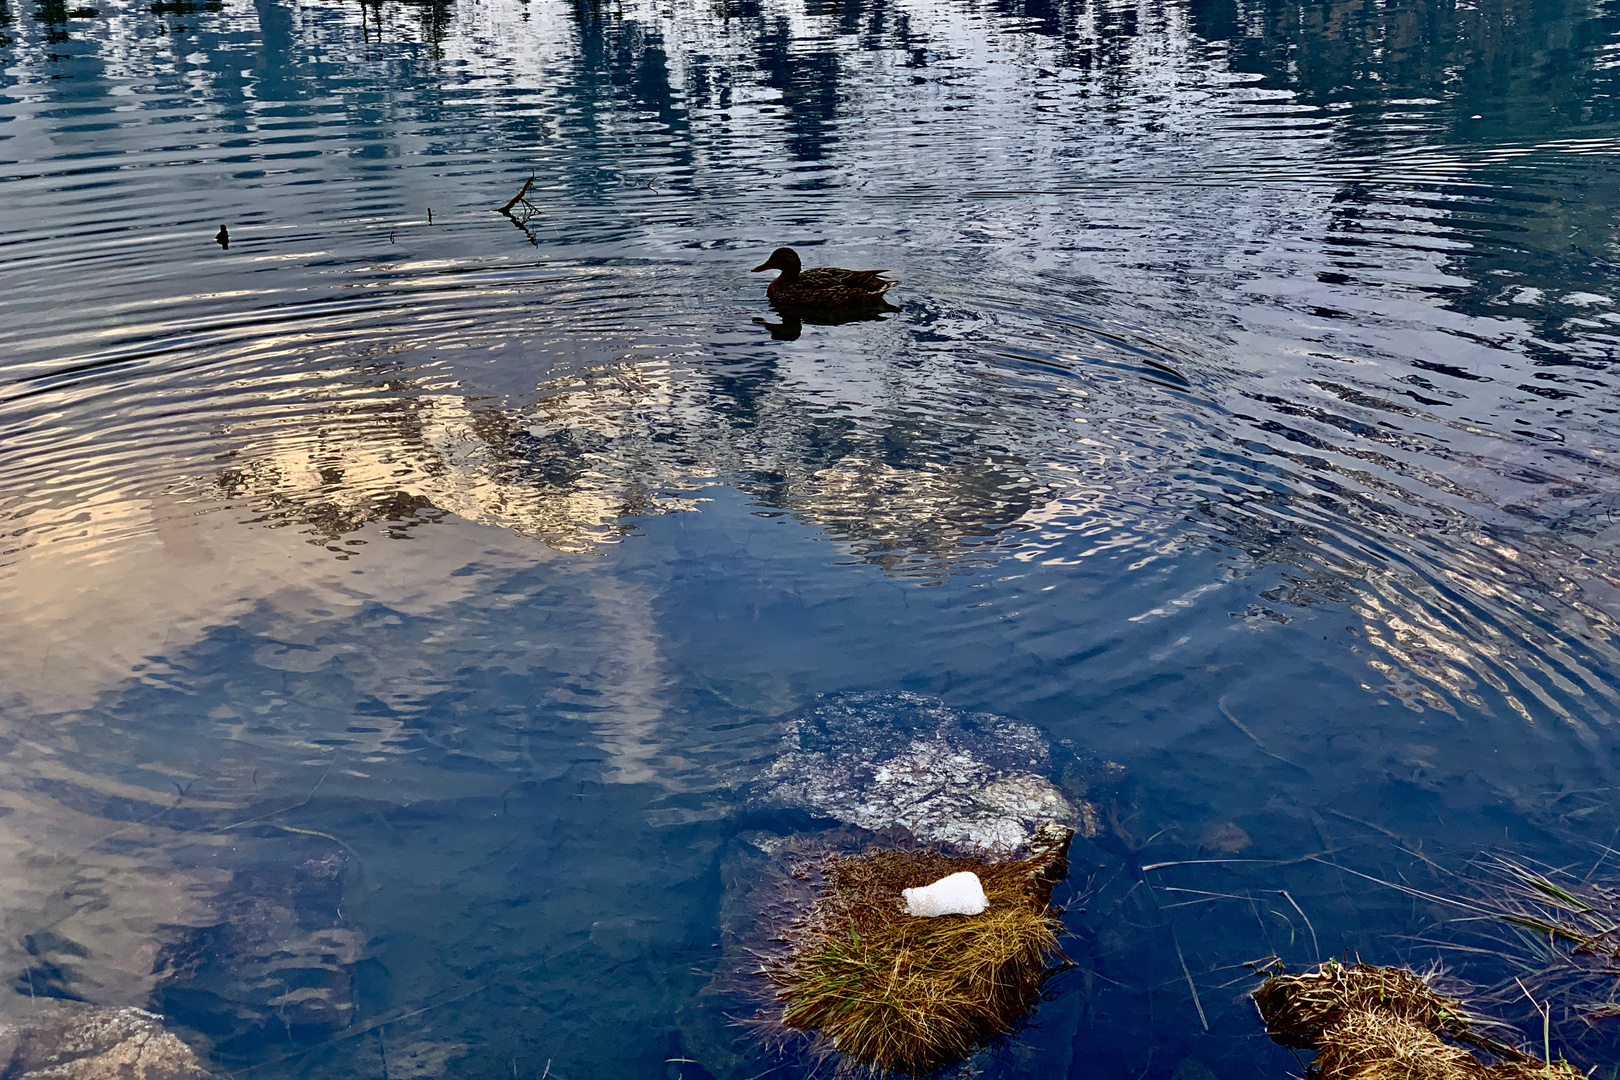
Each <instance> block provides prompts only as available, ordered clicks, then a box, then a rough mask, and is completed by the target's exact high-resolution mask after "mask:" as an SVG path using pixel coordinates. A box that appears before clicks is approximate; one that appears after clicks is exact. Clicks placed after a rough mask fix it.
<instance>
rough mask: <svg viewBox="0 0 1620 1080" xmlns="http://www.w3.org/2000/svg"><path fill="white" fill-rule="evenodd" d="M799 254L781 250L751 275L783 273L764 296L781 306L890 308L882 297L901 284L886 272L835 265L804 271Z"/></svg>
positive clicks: (771, 284)
mask: <svg viewBox="0 0 1620 1080" xmlns="http://www.w3.org/2000/svg"><path fill="white" fill-rule="evenodd" d="M802 266H803V264H802V263H801V262H800V261H799V253H798V252H797V251H794V250H793V249H792V248H790V247H779V248H777V249H776V250H775V251H773V252H771V257H770V258H768V259H766V260H765V261H764V262H762V263H760V264H759V265H758V266H756V267H754V269H753V270H751V271H750V273H754V274H757V273H759V272H760V271H761V270H780V271H782V272H781V273H780V274H778V275H776V278H775V279H774V280H773V281H772V282H771V283H770V285H769V286H768V287H767V288H766V289H765V295H766V297H767V298H769V299H770V301H771V303H773V304H775V305H777V306H778V307H790V308H820V309H828V308H854V307H869V306H875V305H882V306H883V307H885V308H887V307H889V303H888V301H886V300H884V299H883V294H884V293H886V292H888V291H889V290H890V289H892V288H894V287H895V286H896V285H898V284H900V282H898V281H896V280H894V279H893V278H886V277H882V276H881V275H883V274H886V273H888V271H887V270H844V269H841V268H839V267H836V266H813V267H811V268H810V269H809V270H805V269H802Z"/></svg>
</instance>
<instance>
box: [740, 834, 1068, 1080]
mask: <svg viewBox="0 0 1620 1080" xmlns="http://www.w3.org/2000/svg"><path fill="white" fill-rule="evenodd" d="M1059 831H1060V832H1061V834H1062V847H1061V849H1060V850H1057V851H1056V854H1055V862H1054V858H1053V853H1052V852H1051V851H1050V850H1048V851H1047V852H1046V853H1045V854H1044V855H1042V854H1039V853H1038V854H1037V855H1036V856H1034V857H1032V858H1031V859H1030V860H1026V861H1021V862H999V863H987V862H984V861H982V860H979V859H972V858H952V857H949V856H945V855H941V854H938V853H936V852H931V851H876V852H869V853H866V854H863V855H855V856H847V857H832V858H829V859H828V860H827V861H826V862H825V863H824V864H823V865H822V867H821V869H822V873H823V875H824V877H823V882H822V887H821V890H820V893H819V895H818V897H817V900H816V904H815V907H814V909H813V910H812V911H811V912H810V914H809V915H808V916H807V917H806V918H805V919H803V920H801V921H800V922H799V923H798V924H797V925H796V926H795V927H794V928H793V930H792V932H791V933H790V935H789V937H790V940H791V941H792V942H793V948H792V951H791V952H789V953H788V954H786V955H784V956H781V957H777V958H773V959H769V960H767V961H766V963H765V966H764V967H763V969H762V974H763V975H764V976H765V977H766V978H767V979H768V980H770V982H771V983H772V984H773V986H774V987H775V990H776V997H777V998H778V1000H780V1001H781V1002H782V1005H783V1009H782V1016H781V1023H782V1024H784V1025H786V1026H788V1027H792V1028H799V1029H803V1030H807V1031H816V1032H819V1033H820V1034H821V1035H822V1036H824V1037H825V1038H826V1039H827V1040H828V1041H829V1042H830V1043H831V1044H832V1046H833V1047H834V1048H835V1049H836V1050H838V1051H839V1052H841V1053H843V1054H846V1055H848V1057H849V1058H850V1059H852V1060H853V1061H854V1062H856V1063H858V1064H860V1065H864V1066H867V1067H869V1068H870V1069H872V1070H874V1071H876V1072H880V1073H906V1074H912V1075H917V1074H921V1073H925V1072H928V1071H930V1070H931V1069H933V1068H935V1067H936V1066H939V1065H941V1064H944V1063H945V1062H947V1061H951V1060H954V1059H956V1058H959V1057H962V1056H964V1055H966V1054H967V1053H969V1052H970V1051H972V1050H973V1048H974V1047H975V1046H976V1045H977V1044H978V1043H979V1042H980V1041H981V1040H982V1039H985V1038H987V1037H989V1036H992V1035H996V1034H999V1033H1001V1032H1004V1031H1006V1030H1007V1029H1009V1028H1010V1027H1011V1026H1012V1025H1013V1024H1014V1023H1015V1022H1016V1021H1017V1020H1018V1018H1019V1017H1020V1016H1022V1015H1023V1013H1024V1011H1025V1010H1026V1009H1027V1008H1028V1007H1029V1005H1030V1002H1031V1001H1032V1000H1033V999H1034V998H1035V995H1036V994H1037V993H1038V992H1039V990H1040V987H1041V982H1042V980H1043V978H1044V976H1045V973H1046V965H1047V960H1048V958H1049V957H1051V956H1052V955H1053V954H1055V953H1057V951H1058V935H1059V934H1060V933H1061V932H1062V930H1063V927H1062V924H1061V923H1060V922H1059V921H1058V920H1057V918H1056V915H1055V913H1054V912H1052V910H1051V909H1050V908H1049V906H1048V899H1049V897H1050V894H1051V889H1052V884H1053V882H1054V881H1055V880H1057V879H1059V878H1061V876H1062V875H1063V873H1065V872H1066V863H1065V862H1064V854H1065V852H1066V851H1067V848H1068V839H1069V836H1070V835H1071V834H1070V833H1069V831H1068V830H1059ZM962 870H971V871H973V872H974V873H976V874H978V875H979V879H980V880H981V881H982V882H983V883H984V891H985V896H986V898H987V899H988V900H989V907H988V908H987V909H986V910H985V911H984V912H983V913H982V914H980V915H942V916H938V917H935V918H918V917H915V916H910V915H906V914H904V912H903V911H902V910H901V898H900V891H901V890H902V889H907V888H913V887H916V886H919V885H927V884H929V883H930V882H933V881H937V880H939V879H940V878H942V877H944V876H946V875H947V874H954V873H957V872H958V871H962Z"/></svg>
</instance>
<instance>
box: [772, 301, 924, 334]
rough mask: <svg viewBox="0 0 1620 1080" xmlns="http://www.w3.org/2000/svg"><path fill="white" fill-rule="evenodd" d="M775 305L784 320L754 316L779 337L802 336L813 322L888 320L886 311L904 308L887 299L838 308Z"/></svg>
mask: <svg viewBox="0 0 1620 1080" xmlns="http://www.w3.org/2000/svg"><path fill="white" fill-rule="evenodd" d="M771 309H772V310H773V311H775V312H776V313H777V314H778V315H780V316H781V317H782V321H781V322H771V321H770V320H768V319H765V318H762V317H761V316H758V315H755V316H754V322H756V323H758V324H759V325H760V326H763V327H764V328H765V329H767V330H769V331H770V332H771V337H773V338H775V339H776V340H777V341H797V340H799V335H800V334H802V333H804V327H805V324H806V323H808V324H810V325H811V326H842V325H844V324H845V323H852V322H886V321H887V320H886V319H884V316H885V315H887V314H888V313H889V312H891V311H899V310H900V309H899V308H897V307H895V306H894V305H893V304H891V303H889V302H888V301H886V300H883V299H879V300H877V301H876V302H875V303H869V304H866V305H865V306H863V307H859V308H844V309H841V310H834V311H817V310H815V309H813V308H810V309H807V308H795V307H786V306H783V305H780V304H772V305H771Z"/></svg>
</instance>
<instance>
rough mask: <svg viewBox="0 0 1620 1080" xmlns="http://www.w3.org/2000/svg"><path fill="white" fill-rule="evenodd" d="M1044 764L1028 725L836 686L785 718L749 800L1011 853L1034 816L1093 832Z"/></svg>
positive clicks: (1040, 742) (914, 697) (1038, 738)
mask: <svg viewBox="0 0 1620 1080" xmlns="http://www.w3.org/2000/svg"><path fill="white" fill-rule="evenodd" d="M1050 768H1051V751H1050V749H1049V747H1048V746H1047V742H1046V739H1045V738H1044V737H1043V736H1042V735H1041V733H1040V732H1039V731H1038V730H1036V729H1035V728H1034V727H1032V726H1031V725H1029V724H1025V723H1022V722H1020V721H1017V720H1012V719H1009V718H1008V717H1005V716H995V715H993V714H991V713H961V712H958V711H956V710H954V709H952V708H950V707H949V706H947V705H946V704H945V703H944V702H942V701H940V700H939V699H937V698H930V697H924V696H922V695H920V694H910V693H898V694H884V693H870V694H844V695H837V696H829V697H825V698H822V699H820V700H819V701H818V702H817V703H816V704H815V705H813V706H812V707H811V708H809V709H807V710H806V711H805V712H804V713H802V714H800V715H799V716H797V717H795V718H794V719H793V720H791V721H790V722H789V725H788V730H787V733H786V736H785V745H784V747H783V752H782V754H781V755H780V756H779V757H777V758H776V760H775V761H773V762H772V763H771V764H770V765H769V766H768V767H767V768H766V770H765V772H764V774H763V775H762V776H761V778H760V780H759V782H758V783H757V784H756V785H755V787H754V791H753V793H752V798H751V802H752V803H753V804H754V805H755V806H756V807H759V808H766V807H782V808H796V809H802V810H807V811H809V812H811V813H813V814H817V815H819V816H824V817H830V818H833V819H835V820H838V821H842V822H845V823H847V824H850V825H857V826H859V827H861V828H863V829H870V830H872V831H874V832H880V831H883V830H885V829H889V828H892V827H894V826H896V825H898V826H901V827H903V828H904V829H906V830H907V831H908V832H910V833H911V834H912V835H913V836H915V837H916V838H917V839H919V840H921V841H923V842H924V843H930V844H942V845H945V846H948V847H953V848H958V849H962V850H968V851H975V852H979V853H983V854H1010V853H1012V852H1015V851H1017V850H1019V849H1021V848H1022V847H1023V846H1024V845H1025V844H1026V843H1027V842H1028V841H1029V839H1030V835H1031V833H1032V831H1033V830H1034V828H1035V826H1036V825H1037V824H1038V823H1039V822H1042V821H1058V822H1063V823H1065V824H1068V825H1071V826H1073V827H1074V828H1075V829H1077V830H1078V831H1079V832H1080V833H1081V835H1085V836H1089V835H1092V834H1094V833H1095V831H1096V830H1095V813H1094V811H1092V809H1091V808H1090V807H1089V806H1077V805H1075V803H1073V802H1071V801H1070V800H1069V799H1067V798H1066V797H1065V796H1064V795H1063V793H1062V792H1061V791H1059V790H1058V789H1057V788H1056V787H1055V786H1054V785H1053V784H1052V783H1051V781H1049V780H1048V779H1047V778H1046V774H1047V772H1048V771H1049V770H1050Z"/></svg>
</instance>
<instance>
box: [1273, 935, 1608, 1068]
mask: <svg viewBox="0 0 1620 1080" xmlns="http://www.w3.org/2000/svg"><path fill="white" fill-rule="evenodd" d="M1254 1003H1255V1005H1256V1006H1258V1007H1259V1010H1260V1017H1261V1019H1262V1020H1264V1021H1265V1025H1266V1033H1267V1034H1268V1035H1270V1036H1271V1038H1272V1041H1273V1042H1276V1043H1278V1044H1279V1045H1281V1046H1286V1047H1290V1048H1291V1049H1295V1050H1312V1051H1315V1053H1316V1057H1315V1058H1314V1059H1312V1061H1311V1063H1310V1065H1309V1067H1308V1068H1307V1069H1306V1076H1307V1078H1308V1080H1579V1078H1580V1077H1581V1076H1582V1075H1583V1074H1582V1073H1581V1072H1580V1071H1579V1070H1577V1069H1576V1068H1575V1067H1574V1066H1573V1065H1571V1064H1569V1063H1568V1062H1567V1061H1564V1060H1563V1059H1559V1060H1557V1061H1553V1060H1552V1051H1551V1047H1550V1045H1549V1046H1547V1047H1545V1057H1544V1058H1536V1057H1535V1056H1533V1055H1530V1054H1527V1053H1525V1052H1524V1051H1522V1050H1519V1049H1518V1048H1517V1047H1514V1046H1512V1045H1510V1044H1508V1043H1506V1042H1503V1041H1502V1040H1500V1039H1498V1038H1496V1037H1494V1036H1491V1035H1487V1034H1484V1033H1483V1032H1482V1031H1481V1030H1480V1029H1481V1028H1482V1027H1486V1026H1498V1027H1500V1026H1501V1025H1498V1024H1493V1022H1491V1021H1487V1020H1485V1019H1483V1018H1481V1017H1477V1016H1474V1015H1472V1014H1470V1012H1469V1010H1468V1009H1467V1008H1466V1007H1465V1006H1464V1005H1463V1003H1462V1002H1461V1001H1460V1000H1458V999H1457V998H1455V997H1451V996H1449V995H1447V994H1444V993H1442V992H1441V991H1439V990H1437V989H1436V988H1435V987H1434V986H1433V985H1432V983H1431V979H1429V978H1425V977H1423V976H1421V975H1419V974H1417V973H1416V972H1414V971H1411V970H1409V969H1407V968H1398V967H1376V966H1374V965H1371V964H1362V963H1356V964H1343V963H1340V962H1338V961H1336V960H1329V961H1327V962H1325V963H1323V964H1321V965H1319V966H1318V967H1317V968H1316V969H1315V970H1314V971H1306V972H1301V973H1298V974H1288V973H1287V972H1284V971H1282V970H1280V968H1279V969H1278V970H1276V971H1273V972H1272V973H1271V974H1270V975H1269V976H1268V977H1267V978H1266V981H1265V982H1264V983H1262V984H1261V986H1260V987H1259V989H1257V990H1255V992H1254ZM1469 1048H1472V1050H1480V1051H1484V1052H1485V1053H1486V1054H1487V1055H1488V1057H1489V1058H1490V1060H1489V1061H1483V1060H1481V1059H1480V1058H1479V1057H1477V1056H1475V1054H1474V1053H1473V1052H1472V1050H1471V1049H1469Z"/></svg>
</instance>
